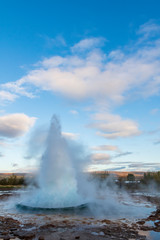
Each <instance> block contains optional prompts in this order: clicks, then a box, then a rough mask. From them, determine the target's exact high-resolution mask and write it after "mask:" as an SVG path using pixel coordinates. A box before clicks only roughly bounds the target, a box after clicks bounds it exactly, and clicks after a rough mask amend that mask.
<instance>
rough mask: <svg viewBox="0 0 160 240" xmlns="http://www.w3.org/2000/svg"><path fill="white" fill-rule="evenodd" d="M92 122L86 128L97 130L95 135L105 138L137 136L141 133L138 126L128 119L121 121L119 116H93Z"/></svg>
mask: <svg viewBox="0 0 160 240" xmlns="http://www.w3.org/2000/svg"><path fill="white" fill-rule="evenodd" d="M93 119H94V122H93V123H91V124H89V125H88V127H90V128H95V129H98V130H99V132H97V135H99V136H102V137H105V138H110V139H112V138H117V137H130V136H138V135H140V134H141V132H140V131H139V129H138V124H137V123H136V122H134V121H133V120H130V119H122V118H121V117H120V116H119V115H113V114H108V113H105V114H103V113H98V114H95V115H94V117H93Z"/></svg>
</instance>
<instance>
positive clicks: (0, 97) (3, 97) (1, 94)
mask: <svg viewBox="0 0 160 240" xmlns="http://www.w3.org/2000/svg"><path fill="white" fill-rule="evenodd" d="M17 97H18V96H17V95H16V94H14V93H11V92H9V91H4V90H1V91H0V101H2V102H5V101H11V102H12V101H14V100H15V99H16V98H17Z"/></svg>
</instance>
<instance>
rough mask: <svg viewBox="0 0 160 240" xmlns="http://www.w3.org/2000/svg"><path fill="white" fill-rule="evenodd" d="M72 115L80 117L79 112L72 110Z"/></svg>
mask: <svg viewBox="0 0 160 240" xmlns="http://www.w3.org/2000/svg"><path fill="white" fill-rule="evenodd" d="M70 113H71V114H73V115H78V111H77V110H70Z"/></svg>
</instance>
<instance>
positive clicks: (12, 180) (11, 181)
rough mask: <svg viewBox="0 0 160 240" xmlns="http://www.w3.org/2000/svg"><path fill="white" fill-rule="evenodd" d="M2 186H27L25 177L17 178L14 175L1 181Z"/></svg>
mask: <svg viewBox="0 0 160 240" xmlns="http://www.w3.org/2000/svg"><path fill="white" fill-rule="evenodd" d="M0 185H2V186H20V185H25V180H24V177H17V176H16V175H14V174H12V175H11V176H9V177H6V178H2V179H0Z"/></svg>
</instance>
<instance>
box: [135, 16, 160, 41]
mask: <svg viewBox="0 0 160 240" xmlns="http://www.w3.org/2000/svg"><path fill="white" fill-rule="evenodd" d="M137 33H138V34H140V35H142V39H141V40H146V39H148V38H149V37H154V36H156V35H157V34H160V26H159V25H158V24H156V23H155V22H154V21H153V20H150V21H148V22H146V23H145V24H143V25H141V26H140V28H139V30H138V31H137Z"/></svg>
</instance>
